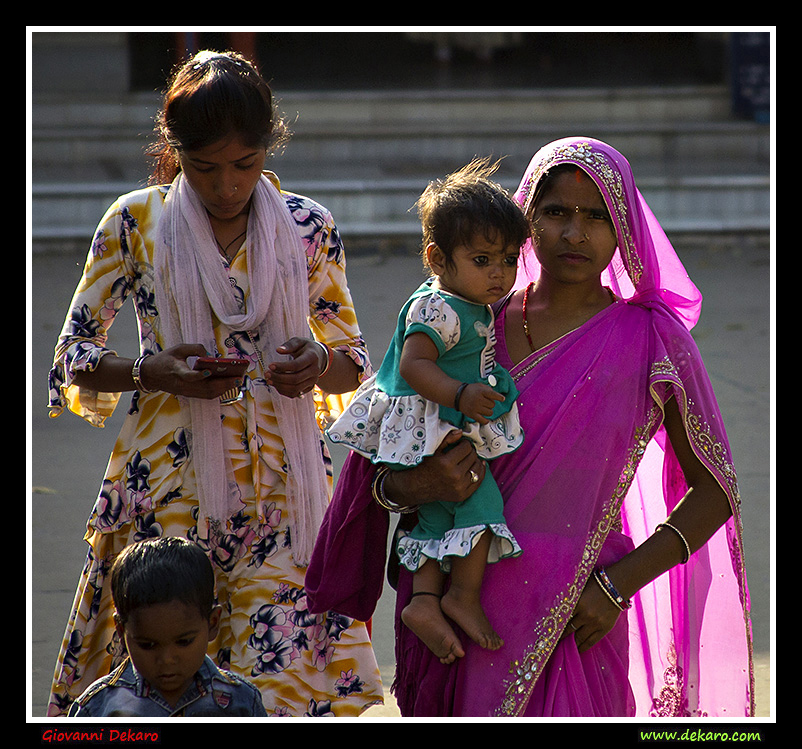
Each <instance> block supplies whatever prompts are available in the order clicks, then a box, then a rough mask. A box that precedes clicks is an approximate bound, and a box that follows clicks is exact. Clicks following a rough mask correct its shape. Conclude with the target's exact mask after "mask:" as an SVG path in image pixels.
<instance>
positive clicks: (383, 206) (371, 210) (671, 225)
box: [32, 176, 770, 244]
mask: <svg viewBox="0 0 802 749" xmlns="http://www.w3.org/2000/svg"><path fill="white" fill-rule="evenodd" d="M425 186H426V182H425V181H421V180H419V179H395V180H390V179H383V180H340V181H334V180H332V181H324V180H295V181H293V180H283V181H282V187H283V188H284V189H285V190H288V191H290V192H297V193H300V194H302V195H308V196H309V197H312V198H313V199H315V200H317V201H318V202H320V203H322V204H323V205H325V206H326V207H327V208H328V209H329V210H330V211H331V212H332V215H333V216H334V218H335V221H336V222H337V225H338V227H339V229H340V232H341V233H342V234H343V236H345V237H347V236H348V235H356V236H368V235H386V236H399V235H409V236H416V235H418V234H419V232H420V228H419V224H418V220H417V216H416V214H415V212H414V209H413V206H414V204H415V201H416V200H417V198H418V197H419V195H420V193H421V192H422V190H423V189H424V188H425ZM505 187H507V188H508V189H510V190H514V189H515V187H517V184H506V185H505ZM130 189H132V188H131V185H130V184H127V183H89V184H76V183H61V184H35V185H33V187H32V212H33V216H34V217H35V218H36V220H35V221H34V223H33V226H32V230H33V237H34V239H36V240H51V241H53V240H57V239H59V238H61V239H70V240H80V239H82V238H84V239H86V241H87V244H88V242H89V240H90V239H91V236H92V233H93V231H94V229H95V227H96V225H97V223H98V221H99V220H100V217H101V216H102V215H103V213H104V211H105V210H106V208H107V207H108V206H109V205H110V204H111V203H112V202H113V201H114V200H115V199H116V197H117V196H118V195H121V194H124V193H125V192H128V191H129V190H130ZM640 189H641V192H642V193H643V195H644V197H645V198H646V200H647V202H648V203H649V205H650V207H651V208H652V211H653V212H654V213H655V215H656V216H657V217H658V219H659V220H660V221H661V223H662V224H663V226H664V227H665V229H666V231H667V232H669V233H671V232H734V231H768V230H769V228H770V227H769V210H770V204H769V201H770V186H769V179H768V177H762V176H728V177H706V178H704V177H694V178H692V177H687V178H677V179H671V178H668V177H653V178H645V179H643V180H641V181H640Z"/></svg>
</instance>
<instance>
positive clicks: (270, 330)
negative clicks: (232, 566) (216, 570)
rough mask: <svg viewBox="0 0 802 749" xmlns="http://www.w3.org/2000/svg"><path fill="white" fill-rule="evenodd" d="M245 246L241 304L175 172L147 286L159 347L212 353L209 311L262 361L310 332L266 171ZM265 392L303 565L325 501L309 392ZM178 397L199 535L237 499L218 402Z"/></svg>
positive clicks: (292, 234)
mask: <svg viewBox="0 0 802 749" xmlns="http://www.w3.org/2000/svg"><path fill="white" fill-rule="evenodd" d="M246 252H247V266H248V284H249V296H248V300H247V311H245V312H243V311H241V309H240V306H239V304H238V300H237V298H236V296H235V293H234V288H233V287H232V285H231V283H230V281H229V277H228V273H227V271H226V269H225V267H224V266H223V264H222V262H221V258H220V255H219V253H218V251H217V245H216V242H215V238H214V234H213V232H212V227H211V224H210V222H209V218H208V216H207V214H206V210H205V209H204V207H203V204H202V203H201V201H200V198H199V197H198V195H197V194H196V192H195V191H194V190H193V189H192V188H191V187H190V185H189V183H188V182H187V180H186V179H185V178H184V175H183V174H179V175H178V177H176V179H175V181H174V182H173V184H172V186H171V188H170V191H169V193H168V195H167V198H166V199H165V203H164V210H163V213H162V215H161V218H160V220H159V225H158V232H157V247H156V258H157V259H156V261H155V263H156V281H157V283H156V290H157V292H156V293H157V304H158V309H159V316H160V320H161V327H162V335H163V338H164V345H165V348H169V347H170V346H174V345H176V344H178V343H201V344H203V346H205V347H206V350H207V351H209V352H213V353H214V352H216V351H217V345H216V342H215V334H214V327H213V319H214V318H216V319H217V320H218V321H219V322H220V323H221V324H222V325H224V326H225V327H226V328H227V329H228V330H229V331H232V332H233V331H251V332H253V333H254V334H255V337H256V336H258V338H257V340H258V345H259V347H260V349H261V351H262V352H263V355H264V356H265V357H266V358H267V361H269V360H270V357H271V356H273V355H275V350H276V348H277V347H278V346H280V345H281V344H282V343H284V342H285V341H287V340H288V339H289V338H291V337H293V336H300V337H304V338H309V337H311V334H310V331H309V326H308V322H307V310H308V304H309V290H308V277H307V268H306V253H305V251H304V248H303V246H302V244H301V240H300V237H299V236H298V232H297V227H296V225H295V223H294V221H293V220H292V217H291V215H290V213H289V211H288V210H287V206H286V203H285V202H284V199H283V198H282V196H281V193H280V192H279V191H278V189H276V187H275V186H274V185H273V184H272V183H271V182H270V180H269V179H267V178H266V177H265V176H262V178H261V179H260V180H259V182H258V183H257V185H256V188H255V189H254V192H253V197H252V200H251V210H250V215H249V217H248V241H247V247H246ZM159 296H161V300H159V299H158V297H159ZM269 393H270V395H271V396H272V399H273V405H274V410H275V413H276V418H277V420H278V427H279V430H280V433H281V437H282V440H283V442H284V447H285V452H286V461H287V487H286V494H287V506H288V508H289V523H290V532H291V543H292V553H293V559H294V561H295V563H296V564H297V565H299V566H305V565H306V564H308V562H309V557H310V555H311V553H312V549H313V547H314V542H315V538H316V536H317V532H318V529H319V527H320V523H321V521H322V519H323V514H324V512H325V510H326V505H327V503H328V482H327V479H326V475H325V470H324V467H323V461H322V456H321V445H320V431H319V428H318V426H317V423H316V421H315V414H314V404H313V399H312V398H285V397H283V396H281V395H279V394H278V393H277V392H276V391H275V390H273V389H270V390H269ZM182 401H183V403H184V405H185V406H186V407H187V408H188V411H189V416H190V424H191V427H190V431H191V436H190V440H191V441H190V449H191V454H192V456H193V462H194V466H195V476H196V481H197V493H198V502H199V508H200V515H199V517H198V532H199V533H201V534H202V535H203V534H204V532H207V531H208V529H209V528H212V529H214V528H220V526H221V524H225V521H226V520H227V519H228V518H229V517H231V515H232V514H235V513H236V512H237V511H238V510H239V509H241V507H242V506H243V505H242V502H241V500H240V491H239V488H238V487H237V485H236V483H235V481H234V479H233V475H232V473H231V466H230V464H229V461H228V458H227V453H226V449H225V446H224V444H223V428H222V422H221V405H220V403H219V401H218V400H217V399H214V400H211V401H208V400H203V399H199V398H186V399H182ZM255 470H256V468H255Z"/></svg>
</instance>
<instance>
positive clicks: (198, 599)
mask: <svg viewBox="0 0 802 749" xmlns="http://www.w3.org/2000/svg"><path fill="white" fill-rule="evenodd" d="M111 594H112V598H113V599H114V607H115V609H116V610H117V620H118V622H119V623H120V624H122V625H123V626H124V625H125V623H126V622H127V621H128V617H129V616H130V614H131V612H132V611H134V610H135V609H138V608H142V607H143V606H153V605H154V604H159V603H167V602H169V601H176V600H178V601H181V602H182V603H185V604H187V605H188V606H196V607H197V608H198V610H199V611H200V613H201V615H202V616H204V617H205V618H207V619H208V618H209V617H210V616H211V613H212V609H213V608H214V572H213V570H212V565H211V562H209V558H208V557H207V556H206V554H205V553H204V551H203V550H202V549H201V548H200V546H198V545H197V544H195V543H193V542H192V541H188V540H187V539H184V538H178V537H164V538H153V539H147V540H145V541H139V542H137V543H134V544H131V545H130V546H127V547H126V548H125V549H123V550H122V551H121V552H120V554H119V555H118V556H117V558H116V559H115V560H114V564H113V565H112V566H111Z"/></svg>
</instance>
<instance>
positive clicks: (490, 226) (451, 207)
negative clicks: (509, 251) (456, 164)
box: [415, 157, 530, 263]
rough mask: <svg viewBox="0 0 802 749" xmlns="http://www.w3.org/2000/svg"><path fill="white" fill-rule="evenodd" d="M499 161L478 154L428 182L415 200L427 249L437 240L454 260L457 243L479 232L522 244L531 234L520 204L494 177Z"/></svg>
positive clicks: (492, 239) (510, 244) (464, 242)
mask: <svg viewBox="0 0 802 749" xmlns="http://www.w3.org/2000/svg"><path fill="white" fill-rule="evenodd" d="M499 163H500V161H496V162H492V161H491V159H490V158H489V157H484V158H476V159H474V160H473V161H471V163H470V164H467V165H466V166H464V167H463V168H462V169H460V170H458V171H456V172H454V173H453V174H450V175H448V176H447V177H445V178H444V179H437V180H434V181H433V182H430V183H429V185H428V187H427V188H426V190H424V192H423V194H422V195H421V196H420V198H419V199H418V202H417V203H416V204H415V205H416V207H417V209H418V216H419V217H420V221H421V228H422V230H423V249H424V251H425V249H426V247H427V246H428V245H429V244H432V243H434V244H436V245H437V246H438V247H439V248H440V250H441V251H442V252H443V254H444V255H445V257H446V260H447V262H449V263H450V262H451V257H452V252H453V251H454V248H455V247H459V246H461V245H467V244H469V243H470V242H471V241H472V240H473V239H474V237H476V236H477V235H481V236H483V237H484V238H485V239H486V240H487V241H488V242H495V241H497V240H498V239H500V240H501V241H502V242H503V244H504V246H505V247H520V246H521V245H522V244H523V243H524V242H525V241H526V240H527V239H528V238H529V236H530V226H529V221H528V220H527V219H526V217H525V216H524V214H523V212H522V211H521V209H520V207H519V206H518V205H517V203H515V201H513V199H512V197H511V196H510V194H509V193H508V192H507V191H506V190H505V189H504V188H503V187H501V185H499V184H498V183H496V182H494V181H493V180H491V179H490V177H491V176H492V175H493V174H494V173H495V172H496V170H497V169H498V166H499ZM424 258H425V252H424ZM424 262H425V260H424Z"/></svg>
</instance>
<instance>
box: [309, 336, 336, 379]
mask: <svg viewBox="0 0 802 749" xmlns="http://www.w3.org/2000/svg"><path fill="white" fill-rule="evenodd" d="M314 343H316V344H317V345H318V346H320V348H321V349H323V354H324V355H325V357H326V365H325V366H324V367H323V369H322V371H321V372H320V374H319V375H318V378H320V377H323V375H324V374H326V372H328V371H329V369H330V368H331V362H332V360H333V359H334V351H332V349H331V347H330V346H329V345H328V344H326V343H323V341H314Z"/></svg>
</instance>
